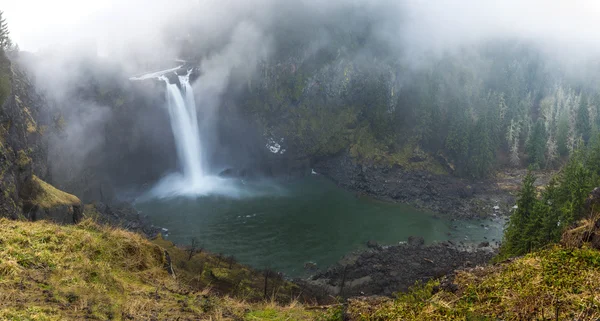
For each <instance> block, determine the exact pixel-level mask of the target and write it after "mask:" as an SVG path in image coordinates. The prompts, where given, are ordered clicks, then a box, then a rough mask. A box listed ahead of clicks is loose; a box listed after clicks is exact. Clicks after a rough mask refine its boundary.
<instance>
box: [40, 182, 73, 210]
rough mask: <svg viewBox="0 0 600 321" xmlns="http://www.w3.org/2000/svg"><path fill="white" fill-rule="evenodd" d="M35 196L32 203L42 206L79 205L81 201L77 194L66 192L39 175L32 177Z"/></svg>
mask: <svg viewBox="0 0 600 321" xmlns="http://www.w3.org/2000/svg"><path fill="white" fill-rule="evenodd" d="M31 180H32V185H33V196H34V198H33V199H32V200H31V203H33V204H35V205H38V206H40V207H42V208H52V207H56V206H61V205H78V204H81V201H80V200H79V198H77V196H75V195H71V194H69V193H65V192H63V191H61V190H59V189H57V188H56V187H54V186H52V185H50V184H48V183H46V182H44V181H43V180H41V179H40V178H38V177H37V176H35V175H33V177H32V179H31Z"/></svg>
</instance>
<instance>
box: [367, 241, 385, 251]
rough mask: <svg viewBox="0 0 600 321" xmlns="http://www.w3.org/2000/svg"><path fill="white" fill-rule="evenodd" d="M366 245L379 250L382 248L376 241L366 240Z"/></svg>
mask: <svg viewBox="0 0 600 321" xmlns="http://www.w3.org/2000/svg"><path fill="white" fill-rule="evenodd" d="M367 247H368V248H370V249H375V250H380V249H381V248H382V247H381V245H379V243H377V242H376V241H367Z"/></svg>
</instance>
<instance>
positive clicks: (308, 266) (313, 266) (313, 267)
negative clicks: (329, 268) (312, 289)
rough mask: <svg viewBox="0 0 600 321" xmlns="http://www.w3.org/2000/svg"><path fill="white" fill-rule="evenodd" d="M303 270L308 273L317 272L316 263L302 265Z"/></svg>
mask: <svg viewBox="0 0 600 321" xmlns="http://www.w3.org/2000/svg"><path fill="white" fill-rule="evenodd" d="M304 269H305V270H308V271H316V270H317V263H315V262H306V263H304Z"/></svg>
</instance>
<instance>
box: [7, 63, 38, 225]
mask: <svg viewBox="0 0 600 321" xmlns="http://www.w3.org/2000/svg"><path fill="white" fill-rule="evenodd" d="M0 76H2V77H5V78H6V79H9V83H10V91H9V93H10V94H9V95H8V96H7V97H6V99H5V100H4V101H3V102H0V103H1V106H0V216H5V217H11V218H17V217H19V216H20V215H21V213H22V210H21V209H22V206H23V202H22V200H21V198H20V192H21V190H22V189H23V188H24V186H25V185H26V183H27V182H28V181H29V180H31V178H32V175H33V173H34V172H35V173H36V174H37V175H38V176H40V177H42V178H46V177H47V176H48V167H47V165H46V153H47V146H46V145H45V144H44V141H43V139H42V137H43V135H44V133H45V132H46V131H47V130H48V127H49V117H48V115H47V114H45V112H44V107H45V101H44V99H43V97H42V96H40V95H39V94H38V93H37V92H36V91H35V88H34V87H33V85H32V84H31V82H30V79H29V78H28V77H27V75H26V74H25V73H24V72H23V70H22V69H20V68H19V67H18V66H17V65H15V64H13V63H11V62H10V61H9V60H8V59H7V58H6V57H5V56H4V54H3V53H1V52H0Z"/></svg>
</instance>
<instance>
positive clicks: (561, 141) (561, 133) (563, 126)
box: [556, 115, 569, 156]
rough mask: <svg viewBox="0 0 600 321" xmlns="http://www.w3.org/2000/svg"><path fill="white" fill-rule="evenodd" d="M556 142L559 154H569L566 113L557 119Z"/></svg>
mask: <svg viewBox="0 0 600 321" xmlns="http://www.w3.org/2000/svg"><path fill="white" fill-rule="evenodd" d="M557 127H558V128H557V130H556V144H557V147H558V153H559V154H560V155H561V156H567V155H569V118H568V117H567V116H566V115H563V116H561V117H560V118H559V119H558V125H557Z"/></svg>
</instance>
